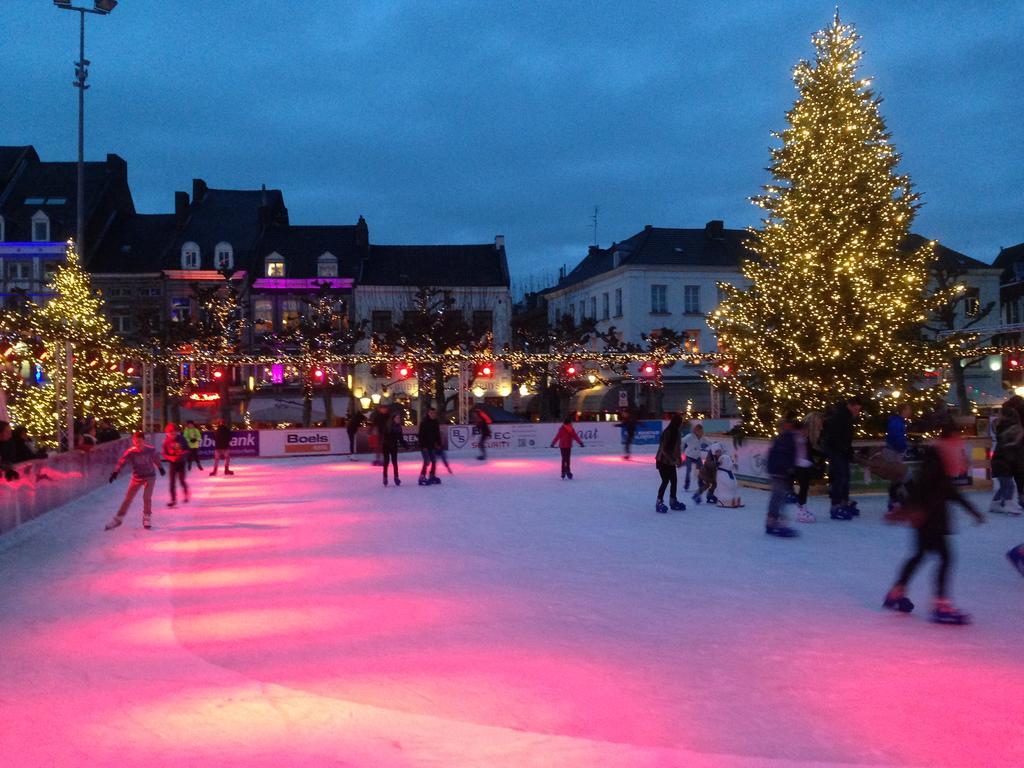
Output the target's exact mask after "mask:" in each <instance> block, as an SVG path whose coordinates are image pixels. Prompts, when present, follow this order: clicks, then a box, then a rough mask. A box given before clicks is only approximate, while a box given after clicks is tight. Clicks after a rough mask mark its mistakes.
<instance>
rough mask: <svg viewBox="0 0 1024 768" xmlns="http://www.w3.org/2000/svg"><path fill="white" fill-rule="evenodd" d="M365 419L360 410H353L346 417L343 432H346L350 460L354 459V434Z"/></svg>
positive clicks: (355, 434)
mask: <svg viewBox="0 0 1024 768" xmlns="http://www.w3.org/2000/svg"><path fill="white" fill-rule="evenodd" d="M365 421H366V417H365V416H364V415H363V412H362V411H353V412H352V414H351V415H350V416H349V417H348V421H347V422H345V432H346V434H348V455H349V459H350V460H352V461H355V460H356V436H357V435H358V434H359V428H360V427H361V426H363V422H365Z"/></svg>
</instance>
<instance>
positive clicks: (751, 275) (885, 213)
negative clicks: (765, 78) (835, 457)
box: [708, 13, 961, 433]
mask: <svg viewBox="0 0 1024 768" xmlns="http://www.w3.org/2000/svg"><path fill="white" fill-rule="evenodd" d="M859 39H860V38H859V35H857V34H856V32H855V31H854V29H853V27H851V26H849V25H845V24H842V23H841V22H840V20H839V16H838V13H837V14H836V17H835V20H834V21H833V23H832V24H831V25H830V26H828V27H827V28H826V29H824V30H822V31H820V32H818V33H817V34H815V35H814V37H813V38H812V40H813V43H814V47H815V49H816V56H815V60H814V61H813V62H809V61H801V62H800V63H799V64H798V65H797V67H796V70H795V72H794V81H795V83H796V87H797V90H798V91H799V97H798V99H797V101H796V103H795V104H794V105H793V108H792V109H791V110H790V111H789V112H788V113H787V115H786V118H787V122H788V124H789V125H788V127H787V128H786V129H785V130H783V131H782V132H781V133H774V134H773V135H774V136H775V137H776V138H779V139H781V141H782V146H781V147H777V148H773V149H772V150H771V160H772V163H771V167H770V171H771V174H772V177H773V182H772V183H771V184H768V185H766V187H765V193H764V194H763V195H761V196H760V197H758V198H755V200H754V202H755V203H756V204H757V205H760V206H761V207H762V208H764V209H765V210H766V211H767V216H766V217H765V218H764V219H763V221H762V227H761V229H760V230H757V231H754V232H752V233H751V243H750V245H751V250H753V251H754V253H756V255H757V258H755V259H751V260H748V261H747V262H746V263H745V264H744V266H743V273H744V275H745V276H746V277H747V278H748V280H749V281H750V287H749V288H747V289H740V288H735V287H732V286H728V285H724V284H723V285H722V288H723V290H724V291H725V295H726V298H725V299H724V301H723V302H722V304H721V306H720V307H719V308H718V310H717V311H715V312H714V313H713V315H712V316H711V317H709V318H708V323H709V325H711V327H712V329H713V330H714V331H715V332H716V333H717V335H718V341H719V346H720V349H721V351H722V353H723V355H724V357H725V358H726V359H727V360H728V362H729V366H728V371H729V373H728V374H721V373H720V374H718V375H717V376H716V377H715V383H717V384H719V385H721V386H724V387H725V388H726V389H727V390H728V391H729V392H730V393H731V394H732V395H733V396H734V397H735V398H736V400H737V402H738V404H739V405H740V408H741V410H742V411H743V412H744V415H745V416H746V417H747V419H748V424H749V426H750V427H751V428H752V431H755V432H759V433H770V432H772V431H773V429H774V424H775V421H776V419H778V418H779V417H780V416H781V415H783V414H784V413H786V412H787V411H789V410H795V411H797V412H799V413H807V412H809V411H812V410H819V409H821V408H824V407H826V406H827V405H828V404H829V403H832V402H835V401H837V400H839V399H841V398H843V397H846V396H849V395H854V394H858V395H862V396H865V397H867V398H872V399H875V402H874V403H873V404H872V405H873V406H874V409H875V410H878V409H879V405H880V402H879V399H880V398H886V397H888V398H893V397H896V398H899V399H906V400H909V401H910V402H912V403H916V404H918V405H921V404H923V403H924V402H926V401H927V400H930V399H933V398H934V397H935V396H936V394H938V393H937V392H935V391H934V390H932V391H927V390H921V389H919V388H917V386H916V385H917V382H918V381H920V379H921V377H922V375H923V372H924V371H925V369H930V368H942V367H943V366H944V365H945V364H946V363H947V361H948V360H949V359H950V358H952V357H954V356H955V353H954V351H953V348H954V347H956V346H957V345H958V344H959V343H960V340H959V339H956V338H945V339H940V340H929V339H928V338H926V335H924V334H923V333H922V330H923V326H924V322H925V321H926V319H927V318H928V316H929V314H930V313H931V312H932V311H933V310H935V309H936V308H938V307H940V306H943V305H945V304H948V302H950V301H951V300H954V297H955V294H956V293H957V292H958V291H959V290H961V288H960V287H959V286H954V287H951V288H949V289H948V290H947V291H943V292H940V293H933V292H931V290H930V289H929V287H928V283H929V267H930V266H931V264H932V262H933V260H934V253H933V246H932V244H928V245H926V246H925V247H922V248H920V249H918V250H917V251H915V252H909V253H908V252H907V251H904V250H900V243H901V242H902V241H903V240H904V238H905V237H906V236H907V234H908V232H909V231H910V225H911V222H912V221H913V219H914V215H915V212H916V209H917V208H918V203H917V200H918V195H917V194H915V193H914V192H913V190H912V185H911V182H910V179H909V178H908V177H907V176H904V175H900V174H898V173H897V172H896V167H897V165H898V163H899V155H898V154H897V153H896V150H895V149H894V148H893V146H892V144H891V142H890V135H889V133H888V132H887V130H886V127H885V122H884V120H883V119H882V116H881V114H880V112H879V103H880V101H881V100H880V99H878V98H876V97H875V95H874V94H873V93H872V91H871V89H870V88H869V84H870V81H869V80H867V79H862V78H861V77H859V76H858V74H857V66H858V63H859V62H860V58H861V55H862V53H861V51H860V49H859V48H858V46H857V41H858V40H859ZM890 402H891V400H890Z"/></svg>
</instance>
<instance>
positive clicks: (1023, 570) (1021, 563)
mask: <svg viewBox="0 0 1024 768" xmlns="http://www.w3.org/2000/svg"><path fill="white" fill-rule="evenodd" d="M1006 559H1007V560H1009V561H1010V565H1012V566H1013V567H1014V568H1016V569H1017V572H1018V573H1019V574H1020V575H1021V576H1024V544H1020V545H1018V546H1016V547H1014V548H1013V549H1011V550H1010V551H1009V552H1007V553H1006Z"/></svg>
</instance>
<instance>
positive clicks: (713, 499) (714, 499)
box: [705, 493, 718, 504]
mask: <svg viewBox="0 0 1024 768" xmlns="http://www.w3.org/2000/svg"><path fill="white" fill-rule="evenodd" d="M705 501H707V503H708V504H717V503H718V497H717V496H715V494H713V493H711V494H708V497H707V499H705Z"/></svg>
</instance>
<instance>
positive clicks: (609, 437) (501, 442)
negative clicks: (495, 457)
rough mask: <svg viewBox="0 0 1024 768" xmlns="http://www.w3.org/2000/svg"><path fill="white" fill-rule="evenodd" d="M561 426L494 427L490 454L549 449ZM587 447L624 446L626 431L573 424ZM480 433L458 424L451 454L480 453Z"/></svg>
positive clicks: (605, 425)
mask: <svg viewBox="0 0 1024 768" xmlns="http://www.w3.org/2000/svg"><path fill="white" fill-rule="evenodd" d="M560 426H561V424H552V423H541V422H530V423H525V424H492V425H491V436H490V438H488V440H487V444H486V446H487V451H488V452H491V451H495V452H498V453H501V452H505V451H522V450H532V449H535V448H549V447H550V446H551V441H552V440H554V439H555V433H556V432H558V428H559V427H560ZM573 427H575V429H576V433H577V434H578V435H579V436H580V440H582V441H583V444H584V445H588V446H591V447H594V448H612V447H615V446H618V445H621V444H622V430H621V429H620V428H619V425H618V423H616V422H604V421H578V422H575V423H574V424H573ZM479 449H480V433H479V431H478V430H477V428H476V427H474V426H470V425H466V424H454V425H452V426H450V427H449V428H448V450H450V451H452V452H453V453H456V452H459V451H477V450H479Z"/></svg>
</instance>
